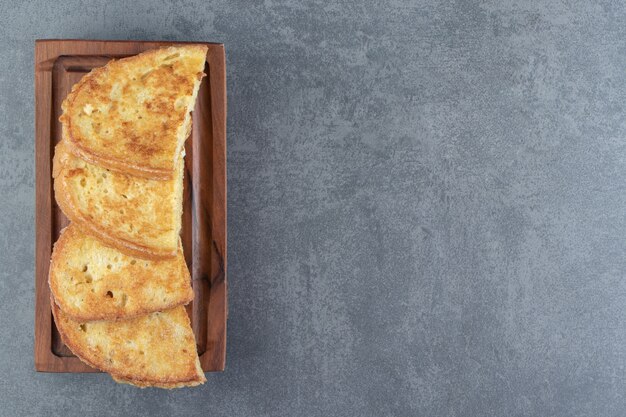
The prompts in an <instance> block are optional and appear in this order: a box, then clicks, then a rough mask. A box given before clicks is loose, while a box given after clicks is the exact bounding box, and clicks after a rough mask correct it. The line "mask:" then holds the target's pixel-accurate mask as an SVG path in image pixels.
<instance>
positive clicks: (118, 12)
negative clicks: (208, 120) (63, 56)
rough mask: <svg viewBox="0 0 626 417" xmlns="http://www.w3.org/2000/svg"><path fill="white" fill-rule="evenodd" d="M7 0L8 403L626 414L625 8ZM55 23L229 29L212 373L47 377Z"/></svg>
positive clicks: (0, 294) (326, 412)
mask: <svg viewBox="0 0 626 417" xmlns="http://www.w3.org/2000/svg"><path fill="white" fill-rule="evenodd" d="M0 3H1V5H0V6H1V7H0V10H1V12H0V57H1V59H0V196H2V197H1V204H0V210H1V211H0V214H1V215H2V220H1V221H0V235H1V236H2V241H1V242H2V245H1V246H0V415H2V416H10V417H24V416H52V415H62V416H74V415H76V416H79V415H80V416H83V415H102V416H121V415H132V416H151V417H156V416H192V415H204V416H275V415H276V416H332V415H336V416H349V417H353V416H354V417H356V416H413V415H415V416H418V415H423V416H624V415H625V414H626V369H625V365H626V308H625V306H626V243H625V236H626V193H625V185H624V184H625V183H626V139H625V137H626V120H625V117H624V114H625V112H624V105H625V103H626V89H625V85H626V7H625V6H624V3H621V2H619V1H615V2H611V1H608V2H588V1H578V2H570V1H562V2H555V1H528V2H519V1H512V0H511V1H499V0H493V1H459V2H443V1H442V2H440V1H436V0H428V1H423V2H412V1H359V0H347V1H342V2H328V3H327V4H324V2H314V1H302V2H301V1H298V0H287V1H284V2H283V1H273V0H266V1H264V2H262V1H255V2H248V1H219V2H218V1H216V2H208V1H207V2H202V1H182V0H180V1H162V2H150V1H146V0H139V1H136V2H122V1H107V2H97V3H96V2H93V3H90V2H87V1H71V2H70V1H54V2H48V1H43V0H42V1H35V2H22V1H17V0H16V1H1V2H0ZM125 3H128V4H125ZM36 38H100V39H154V40H156V39H166V40H202V41H217V42H224V43H225V44H226V52H227V60H228V101H229V115H228V175H229V181H228V192H229V195H228V197H229V198H228V214H229V218H228V232H229V235H228V255H229V264H228V267H229V274H228V279H229V284H230V297H229V303H230V320H229V323H228V332H229V333H228V355H227V369H226V371H225V372H224V373H222V374H213V375H208V382H207V383H206V385H204V386H203V387H202V388H198V389H189V390H181V391H174V392H167V391H160V390H138V389H134V388H132V387H128V386H119V385H116V384H114V383H113V382H112V381H111V380H110V378H109V377H108V376H107V375H63V374H40V373H36V372H34V365H33V354H32V351H33V316H34V313H33V310H34V306H33V302H34V296H33V273H34V267H33V256H34V254H33V246H34V224H33V220H34V209H35V208H34V154H33V133H34V127H33V118H34V116H33V108H34V100H33V48H34V40H35V39H36Z"/></svg>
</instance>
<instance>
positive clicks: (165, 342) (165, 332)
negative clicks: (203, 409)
mask: <svg viewBox="0 0 626 417" xmlns="http://www.w3.org/2000/svg"><path fill="white" fill-rule="evenodd" d="M52 314H53V316H54V320H55V323H56V326H57V329H58V330H59V334H60V335H61V340H62V341H63V343H64V344H65V345H66V346H67V347H68V348H69V349H70V350H71V351H72V352H73V353H74V354H75V355H76V356H78V357H79V358H80V359H81V360H82V361H83V362H85V363H86V364H88V365H89V366H92V367H94V368H97V369H100V370H102V371H105V372H108V373H110V374H111V375H112V376H113V377H114V379H115V380H118V381H124V382H128V383H134V384H136V385H138V386H144V387H146V386H156V387H160V386H162V387H167V388H175V387H179V386H192V385H198V384H202V383H204V382H205V381H206V378H205V376H204V373H203V372H202V368H201V367H200V361H199V359H198V355H197V353H196V345H195V338H194V336H193V332H192V330H191V325H190V323H189V317H188V316H187V313H186V311H185V308H184V307H175V308H174V309H171V310H167V311H164V312H157V313H152V314H149V315H147V316H141V317H138V318H135V319H130V320H122V321H116V322H111V321H95V322H85V323H81V322H77V321H73V320H71V319H70V318H69V317H67V315H65V314H64V313H63V311H61V310H60V309H59V307H58V306H57V305H56V303H54V302H52Z"/></svg>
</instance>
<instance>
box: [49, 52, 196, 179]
mask: <svg viewBox="0 0 626 417" xmlns="http://www.w3.org/2000/svg"><path fill="white" fill-rule="evenodd" d="M172 46H174V47H178V48H187V49H198V50H202V51H203V52H204V53H205V54H206V53H207V51H208V47H207V46H206V45H202V44H190V45H180V46H176V45H169V46H164V47H161V48H156V49H150V50H148V51H145V52H142V53H140V54H137V55H133V56H129V57H126V58H122V59H119V60H115V59H113V60H111V61H109V62H113V61H117V62H123V61H126V60H132V59H135V58H136V57H137V56H139V55H141V56H144V57H146V56H150V55H156V54H158V53H160V51H161V50H162V49H166V48H170V47H172ZM108 64H109V63H107V64H106V65H108ZM106 65H104V66H102V67H98V68H94V69H93V70H91V72H89V73H88V74H86V75H85V76H83V78H81V79H80V81H78V82H77V83H76V84H74V85H73V86H72V89H71V90H70V92H69V93H68V95H67V97H66V98H65V100H63V104H62V106H61V107H62V109H63V114H62V115H61V117H59V121H60V122H61V124H62V128H63V130H64V131H66V132H68V133H67V140H68V141H69V142H71V144H72V145H73V146H71V147H69V148H70V149H69V151H70V152H72V153H73V154H74V155H75V156H78V157H80V158H82V159H84V160H85V161H87V162H90V163H92V164H95V165H100V166H103V167H105V168H108V169H111V170H113V171H118V172H122V173H127V174H131V175H136V176H138V177H143V178H148V179H155V180H169V179H172V178H173V177H174V175H175V171H176V167H175V166H173V169H162V168H154V167H148V166H143V165H136V164H132V163H130V162H128V161H127V160H122V159H118V158H113V157H111V156H108V155H104V154H99V153H98V154H96V153H94V152H91V151H90V150H88V149H86V148H84V147H83V146H82V145H80V144H79V143H78V142H77V141H76V140H74V138H73V135H72V125H71V118H70V117H69V116H68V115H67V114H66V113H65V111H66V109H67V108H68V107H70V106H71V104H72V102H73V101H74V99H75V98H76V96H77V95H78V93H79V92H80V89H81V88H83V87H84V86H85V85H86V84H88V83H90V82H91V79H92V78H94V77H96V76H98V75H99V74H100V73H101V72H104V71H105V70H106V69H105V68H106ZM205 76H206V74H205V73H204V72H203V73H202V78H204V77H205ZM200 81H201V80H200ZM200 84H201V82H200V83H198V85H197V87H196V89H195V92H194V94H193V97H194V100H193V102H194V103H195V102H196V98H197V95H198V90H199V89H200ZM190 133H191V124H189V127H188V132H186V135H185V141H186V140H187V139H188V137H189V134H190ZM183 148H184V146H183Z"/></svg>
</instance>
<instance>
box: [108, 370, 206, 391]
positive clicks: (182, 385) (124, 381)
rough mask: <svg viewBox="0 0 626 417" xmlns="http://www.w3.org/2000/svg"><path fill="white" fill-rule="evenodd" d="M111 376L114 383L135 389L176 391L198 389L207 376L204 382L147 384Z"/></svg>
mask: <svg viewBox="0 0 626 417" xmlns="http://www.w3.org/2000/svg"><path fill="white" fill-rule="evenodd" d="M199 372H200V373H201V374H202V375H204V371H203V370H202V369H200V370H199ZM109 375H111V378H113V381H115V382H117V383H118V384H126V385H132V386H134V387H137V388H141V389H143V388H162V389H175V388H185V387H197V386H198V385H202V384H204V383H205V382H206V376H205V377H204V380H196V381H188V382H173V383H152V382H145V381H139V380H133V379H124V378H121V377H119V376H117V375H114V374H109Z"/></svg>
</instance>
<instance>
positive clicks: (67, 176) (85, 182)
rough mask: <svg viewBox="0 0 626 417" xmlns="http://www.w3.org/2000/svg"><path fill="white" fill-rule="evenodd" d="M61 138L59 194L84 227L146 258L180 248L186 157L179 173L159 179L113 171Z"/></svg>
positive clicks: (67, 210) (57, 165) (55, 164)
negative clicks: (78, 152)
mask: <svg viewBox="0 0 626 417" xmlns="http://www.w3.org/2000/svg"><path fill="white" fill-rule="evenodd" d="M68 147H69V144H67V143H66V142H65V141H61V143H59V144H58V145H57V147H56V150H55V155H54V160H53V171H52V175H53V177H54V192H55V198H56V201H57V203H58V204H59V206H60V207H61V210H63V213H65V215H66V216H67V217H68V218H69V219H70V220H71V221H72V222H75V223H76V224H77V225H78V226H79V227H80V228H81V230H83V231H84V232H86V233H89V234H91V235H93V236H95V237H97V238H98V239H100V240H102V241H103V242H104V243H106V244H107V245H110V246H113V247H115V248H116V249H119V250H120V251H122V252H124V253H127V254H129V255H132V256H139V257H142V258H153V259H154V258H164V257H174V256H176V254H177V252H178V240H179V233H180V228H181V215H182V198H183V166H184V162H183V157H182V155H179V157H178V166H177V168H176V176H175V177H174V178H173V179H171V180H166V181H159V180H149V179H145V178H139V177H134V176H132V175H127V174H122V173H119V172H114V171H110V170H108V169H106V168H103V167H100V166H98V165H94V164H91V163H89V162H87V161H85V160H83V159H81V158H78V157H76V156H75V155H73V154H72V153H71V152H69V151H68Z"/></svg>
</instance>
